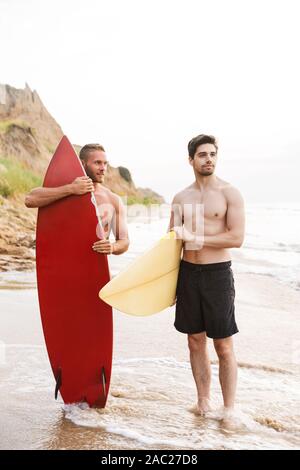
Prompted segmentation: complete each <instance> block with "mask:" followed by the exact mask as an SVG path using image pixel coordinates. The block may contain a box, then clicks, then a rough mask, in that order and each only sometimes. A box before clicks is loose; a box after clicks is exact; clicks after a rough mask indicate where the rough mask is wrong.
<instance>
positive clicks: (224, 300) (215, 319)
mask: <svg viewBox="0 0 300 470" xmlns="http://www.w3.org/2000/svg"><path fill="white" fill-rule="evenodd" d="M230 266H231V261H225V262H222V263H212V264H194V263H188V262H187V261H184V260H181V263H180V269H179V274H178V282H177V289H176V295H177V301H176V317H175V323H174V326H175V328H176V330H178V331H180V332H181V333H186V334H189V335H192V334H196V333H202V332H204V331H206V335H207V336H208V337H209V338H214V339H217V338H227V337H228V336H232V335H234V334H235V333H237V332H238V331H239V330H238V328H237V325H236V322H235V316H234V299H235V289H234V278H233V272H232V269H231V267H230Z"/></svg>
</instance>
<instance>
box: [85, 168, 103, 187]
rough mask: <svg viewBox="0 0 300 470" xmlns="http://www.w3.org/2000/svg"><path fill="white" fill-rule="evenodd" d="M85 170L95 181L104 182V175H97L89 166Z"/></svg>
mask: <svg viewBox="0 0 300 470" xmlns="http://www.w3.org/2000/svg"><path fill="white" fill-rule="evenodd" d="M85 172H86V174H87V176H88V177H89V178H91V180H92V181H93V183H103V181H104V175H96V173H94V172H93V171H91V170H89V168H88V167H86V168H85Z"/></svg>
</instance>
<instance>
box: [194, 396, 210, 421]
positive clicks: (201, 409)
mask: <svg viewBox="0 0 300 470" xmlns="http://www.w3.org/2000/svg"><path fill="white" fill-rule="evenodd" d="M208 411H211V407H210V401H209V398H206V397H202V398H199V400H198V403H197V414H199V415H200V416H205V413H207V412H208Z"/></svg>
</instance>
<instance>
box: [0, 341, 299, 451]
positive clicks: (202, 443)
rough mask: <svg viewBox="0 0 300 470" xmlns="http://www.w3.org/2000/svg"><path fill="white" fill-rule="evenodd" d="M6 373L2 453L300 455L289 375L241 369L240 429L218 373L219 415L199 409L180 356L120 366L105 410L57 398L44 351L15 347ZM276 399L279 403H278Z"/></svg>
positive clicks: (1, 391)
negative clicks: (224, 404) (226, 416)
mask: <svg viewBox="0 0 300 470" xmlns="http://www.w3.org/2000/svg"><path fill="white" fill-rule="evenodd" d="M6 353H7V356H8V357H7V369H8V370H6V373H5V371H4V370H3V367H2V368H1V369H0V373H1V376H2V379H3V375H4V373H5V380H1V384H0V397H1V403H2V404H3V403H4V402H5V406H4V407H3V409H2V410H1V415H2V416H1V423H2V426H1V430H0V436H1V440H0V448H2V449H5V448H6V449H7V448H12V449H20V448H21V449H22V448H25V449H57V448H59V449H171V450H172V449H221V450H222V449H235V450H237V449H296V448H299V445H300V422H299V417H300V416H299V400H300V391H299V383H298V379H299V377H298V378H297V377H296V376H295V375H294V374H291V373H289V372H288V371H285V370H282V369H276V368H273V370H269V371H268V370H264V369H261V368H259V367H257V368H256V367H253V368H251V369H248V368H243V367H241V368H240V369H239V392H238V397H239V398H238V405H237V411H236V421H235V426H234V428H233V429H232V428H230V429H227V428H226V426H224V425H223V424H222V421H221V418H222V416H223V414H222V408H221V396H220V387H219V383H218V370H217V366H216V365H213V366H212V394H213V397H214V399H213V402H212V404H213V411H211V412H210V413H208V415H207V417H206V418H202V417H200V416H198V415H197V414H196V413H195V411H194V409H193V400H194V398H195V390H194V383H193V379H192V374H191V370H190V365H189V363H188V362H182V361H177V360H176V359H175V358H174V357H161V358H153V357H152V358H151V357H149V358H138V357H136V358H128V359H119V360H115V361H114V367H113V376H112V383H111V389H110V396H109V400H108V404H107V407H106V408H105V409H103V410H96V409H90V408H89V407H88V406H87V405H86V404H73V405H64V404H63V403H62V401H61V400H60V399H59V400H58V402H55V401H54V398H53V379H52V375H51V372H50V369H49V365H48V359H47V355H46V352H45V349H44V347H42V346H33V345H31V346H30V345H11V346H10V347H8V348H7V352H6ZM270 397H272V398H270Z"/></svg>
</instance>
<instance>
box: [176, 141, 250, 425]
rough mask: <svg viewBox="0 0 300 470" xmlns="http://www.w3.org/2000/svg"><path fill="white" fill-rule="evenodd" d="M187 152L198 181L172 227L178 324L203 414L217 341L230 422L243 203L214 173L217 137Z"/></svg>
mask: <svg viewBox="0 0 300 470" xmlns="http://www.w3.org/2000/svg"><path fill="white" fill-rule="evenodd" d="M188 152H189V163H190V165H191V166H192V167H193V170H194V174H195V182H194V183H193V184H191V185H190V186H188V187H187V188H186V189H184V190H183V191H181V192H179V193H178V194H176V196H175V197H174V199H173V202H172V212H171V220H170V226H169V228H170V229H174V230H175V231H176V232H177V234H178V236H179V237H181V238H182V239H183V241H184V248H183V259H182V260H181V264H180V270H179V276H178V283H177V301H176V318H175V324H174V325H175V328H176V329H177V330H178V331H180V332H182V333H186V334H187V335H188V345H189V350H190V361H191V367H192V372H193V376H194V380H195V383H196V387H197V392H198V403H197V409H198V412H199V413H200V414H201V415H205V412H207V411H209V410H210V406H209V399H210V382H211V368H210V360H209V355H208V351H207V345H206V342H207V337H209V338H213V341H214V347H215V350H216V352H217V355H218V358H219V379H220V384H221V389H222V394H223V401H224V407H225V416H224V418H225V419H226V416H228V417H229V418H230V414H231V410H232V409H233V407H234V400H235V393H236V384H237V364H236V359H235V355H234V350H233V340H232V335H234V334H235V333H237V332H238V329H237V325H236V322H235V316H234V298H235V288H234V278H233V273H232V270H231V267H230V266H231V256H230V251H229V249H230V248H239V247H240V246H241V245H242V243H243V240H244V230H245V216H244V204H243V199H242V196H241V194H240V192H239V191H238V190H237V189H236V188H234V187H233V186H232V185H231V184H229V183H228V182H226V181H223V180H221V179H220V178H218V177H217V176H216V175H215V173H214V172H215V167H216V163H217V153H218V147H217V142H216V139H215V137H213V136H208V135H204V134H201V135H198V136H197V137H194V138H193V139H192V140H191V141H190V142H189V144H188Z"/></svg>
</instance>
